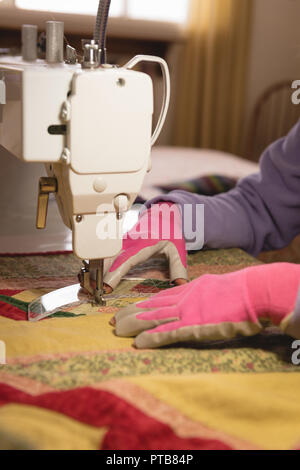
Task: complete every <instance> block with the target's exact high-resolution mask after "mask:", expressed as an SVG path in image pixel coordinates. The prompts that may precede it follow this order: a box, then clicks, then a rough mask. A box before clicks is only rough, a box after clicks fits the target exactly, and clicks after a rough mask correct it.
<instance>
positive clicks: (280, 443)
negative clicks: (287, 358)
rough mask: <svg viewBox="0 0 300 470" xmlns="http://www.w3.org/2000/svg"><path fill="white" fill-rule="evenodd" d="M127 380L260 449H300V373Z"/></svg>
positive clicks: (192, 416) (202, 421)
mask: <svg viewBox="0 0 300 470" xmlns="http://www.w3.org/2000/svg"><path fill="white" fill-rule="evenodd" d="M127 380H130V381H131V382H132V383H134V384H136V385H138V386H139V387H141V388H142V389H144V390H147V391H148V392H149V393H151V394H152V395H153V396H154V397H156V398H158V399H159V400H162V401H163V402H165V403H168V405H169V406H172V407H174V408H175V409H176V410H180V411H181V412H182V413H183V414H184V415H185V416H187V417H188V418H190V419H192V420H194V421H196V422H199V423H202V424H203V425H205V426H208V427H209V428H211V429H215V430H218V431H220V432H223V433H225V434H228V435H230V436H232V437H236V438H239V439H242V440H244V441H247V442H249V443H252V444H254V446H255V447H256V448H263V449H267V450H273V449H278V450H285V449H293V448H295V447H297V446H298V447H300V401H299V388H300V374H297V373H294V374H285V373H278V374H199V375H196V376H177V377H174V376H161V377H158V376H152V377H149V376H145V377H134V378H130V379H127Z"/></svg>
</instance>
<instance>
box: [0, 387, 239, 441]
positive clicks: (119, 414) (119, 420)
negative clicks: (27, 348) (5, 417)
mask: <svg viewBox="0 0 300 470" xmlns="http://www.w3.org/2000/svg"><path fill="white" fill-rule="evenodd" d="M1 403H3V404H8V403H22V404H27V405H32V406H37V407H41V408H46V409H48V410H52V411H56V412H58V413H62V414H64V415H67V416H69V417H70V418H73V419H76V420H78V421H80V422H82V423H86V424H89V425H91V426H95V427H104V426H105V427H107V428H108V432H107V433H106V436H105V438H104V441H103V442H102V450H116V449H118V450H194V449H199V450H230V448H229V447H228V446H227V445H226V444H224V443H222V442H220V441H217V440H211V439H200V438H188V439H184V438H180V437H178V436H176V434H175V433H174V432H173V430H172V429H171V428H170V427H169V426H167V425H165V424H163V423H161V422H159V421H158V420H156V419H154V418H151V417H149V416H147V415H146V414H144V413H143V412H141V411H140V410H138V409H136V408H135V407H133V406H132V405H130V404H129V403H127V402H126V401H124V400H122V399H120V398H118V397H116V396H115V395H113V394H112V393H109V392H106V391H102V390H95V389H92V388H77V389H74V390H69V391H63V392H55V393H47V394H44V395H40V396H37V397H35V396H31V395H28V394H26V393H24V392H21V391H19V390H17V389H15V388H13V387H10V386H8V385H5V384H0V404H1ZM45 426H47V423H45Z"/></svg>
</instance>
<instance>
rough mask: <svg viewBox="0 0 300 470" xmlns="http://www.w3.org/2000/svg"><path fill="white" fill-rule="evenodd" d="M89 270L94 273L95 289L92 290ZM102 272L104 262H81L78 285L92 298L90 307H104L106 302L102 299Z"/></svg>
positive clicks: (103, 292) (103, 291)
mask: <svg viewBox="0 0 300 470" xmlns="http://www.w3.org/2000/svg"><path fill="white" fill-rule="evenodd" d="M90 269H94V270H95V271H96V288H95V289H94V288H93V287H92V285H91V272H90ZM103 271H104V262H103V260H98V261H90V263H87V262H86V261H83V267H82V268H81V271H80V274H79V281H80V284H81V285H82V286H83V289H84V290H85V291H86V292H88V293H89V295H90V296H92V305H95V306H97V305H99V306H102V307H103V306H105V305H106V302H105V300H104V298H103V296H104V294H105V290H104V283H103V278H104V275H103Z"/></svg>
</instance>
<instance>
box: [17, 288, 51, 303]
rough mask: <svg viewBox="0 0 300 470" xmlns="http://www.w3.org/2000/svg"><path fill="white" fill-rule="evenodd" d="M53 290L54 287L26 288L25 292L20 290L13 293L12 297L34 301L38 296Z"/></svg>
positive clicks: (24, 300)
mask: <svg viewBox="0 0 300 470" xmlns="http://www.w3.org/2000/svg"><path fill="white" fill-rule="evenodd" d="M52 290H53V289H32V290H24V291H23V292H19V294H15V295H12V298H13V299H17V300H22V301H23V302H32V301H33V300H34V299H36V298H37V297H40V296H41V295H45V294H48V293H49V292H51V291H52Z"/></svg>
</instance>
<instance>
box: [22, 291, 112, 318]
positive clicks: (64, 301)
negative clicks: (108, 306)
mask: <svg viewBox="0 0 300 470" xmlns="http://www.w3.org/2000/svg"><path fill="white" fill-rule="evenodd" d="M87 303H89V304H90V305H91V308H93V307H99V305H101V306H103V305H105V301H104V300H103V299H102V300H101V303H100V304H99V303H96V301H95V299H92V298H91V297H90V296H87V295H86V294H84V293H83V291H82V287H81V286H80V284H74V285H72V286H68V287H64V288H62V289H58V290H55V291H53V292H49V293H48V294H45V295H42V296H41V297H39V298H38V299H35V300H34V301H33V302H31V303H30V304H29V306H28V320H29V321H39V320H42V319H43V318H46V317H49V316H50V315H53V314H54V313H57V312H60V311H63V310H64V308H66V307H68V308H69V307H75V306H78V305H80V304H87Z"/></svg>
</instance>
